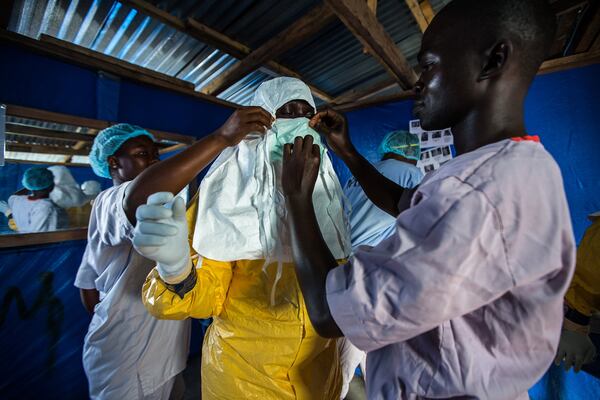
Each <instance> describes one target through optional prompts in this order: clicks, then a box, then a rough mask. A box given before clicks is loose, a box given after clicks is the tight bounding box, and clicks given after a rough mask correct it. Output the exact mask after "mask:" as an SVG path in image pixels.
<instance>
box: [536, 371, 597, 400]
mask: <svg viewBox="0 0 600 400" xmlns="http://www.w3.org/2000/svg"><path fill="white" fill-rule="evenodd" d="M529 398H530V399H531V400H592V399H600V379H597V378H595V377H594V376H592V375H589V374H587V373H585V372H583V371H582V372H579V373H575V372H573V370H572V369H571V370H570V371H569V372H565V370H564V369H563V368H562V367H557V366H555V365H552V367H550V370H549V371H548V373H546V375H544V377H543V378H542V379H541V380H540V381H539V382H538V383H537V384H536V385H535V386H534V387H533V388H531V390H529Z"/></svg>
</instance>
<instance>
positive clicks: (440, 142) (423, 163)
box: [409, 119, 454, 174]
mask: <svg viewBox="0 0 600 400" xmlns="http://www.w3.org/2000/svg"><path fill="white" fill-rule="evenodd" d="M409 131H410V133H412V134H415V135H418V136H419V141H420V144H421V158H420V160H419V161H418V162H417V167H418V168H420V169H421V172H423V174H427V173H429V172H432V171H435V170H436V169H438V168H439V167H440V166H441V165H443V164H444V163H446V162H448V161H450V160H451V159H452V149H451V147H450V146H452V145H454V136H453V135H452V130H451V129H450V128H446V129H441V130H437V131H424V130H423V129H422V128H421V121H419V120H418V119H416V120H412V121H410V122H409Z"/></svg>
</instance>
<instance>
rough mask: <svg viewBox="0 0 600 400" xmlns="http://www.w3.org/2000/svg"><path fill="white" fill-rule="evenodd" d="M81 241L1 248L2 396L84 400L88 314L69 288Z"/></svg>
mask: <svg viewBox="0 0 600 400" xmlns="http://www.w3.org/2000/svg"><path fill="white" fill-rule="evenodd" d="M84 248H85V242H83V241H75V242H65V243H60V244H52V245H44V246H36V247H31V248H25V249H23V248H19V249H9V250H6V249H0V299H2V306H1V307H0V343H2V345H1V346H0V359H1V360H2V362H1V363H0V376H2V379H1V382H2V383H1V384H0V398H2V399H34V398H41V397H43V398H45V399H84V398H87V380H86V378H85V374H84V371H83V365H82V362H81V351H82V345H83V338H84V336H85V333H86V332H87V327H88V324H89V321H90V316H89V315H88V313H87V312H86V311H85V310H84V308H83V305H82V304H81V301H80V300H79V292H78V290H77V289H76V288H75V287H74V286H73V281H74V279H75V273H76V271H77V268H78V267H79V262H80V261H81V257H82V255H83V251H84Z"/></svg>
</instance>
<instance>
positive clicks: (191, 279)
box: [163, 267, 197, 299]
mask: <svg viewBox="0 0 600 400" xmlns="http://www.w3.org/2000/svg"><path fill="white" fill-rule="evenodd" d="M196 280H197V275H196V268H194V267H192V270H191V271H190V273H189V275H188V276H187V277H186V278H185V279H184V280H183V281H181V282H179V283H175V284H172V283H167V282H164V280H163V282H164V284H165V287H166V288H167V289H169V290H170V291H171V292H173V293H175V294H177V295H178V296H179V297H180V298H181V299H183V296H185V294H186V293H187V292H189V291H191V290H192V289H193V288H194V286H196Z"/></svg>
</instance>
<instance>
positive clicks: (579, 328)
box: [563, 318, 590, 336]
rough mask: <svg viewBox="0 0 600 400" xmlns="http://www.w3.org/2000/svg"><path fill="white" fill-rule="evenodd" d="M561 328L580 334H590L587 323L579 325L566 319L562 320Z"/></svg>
mask: <svg viewBox="0 0 600 400" xmlns="http://www.w3.org/2000/svg"><path fill="white" fill-rule="evenodd" d="M563 329H564V330H567V331H571V332H577V333H581V334H582V335H585V336H588V335H589V334H590V326H589V325H580V324H577V323H575V322H573V321H570V320H568V319H566V318H565V319H564V321H563Z"/></svg>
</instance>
